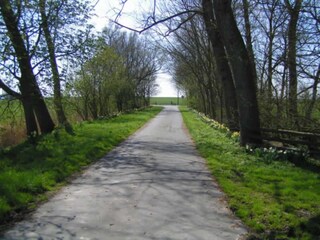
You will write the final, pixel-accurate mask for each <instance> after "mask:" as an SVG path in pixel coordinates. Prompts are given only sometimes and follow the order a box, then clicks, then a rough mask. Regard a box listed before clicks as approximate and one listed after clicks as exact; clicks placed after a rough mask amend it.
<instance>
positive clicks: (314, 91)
mask: <svg viewBox="0 0 320 240" xmlns="http://www.w3.org/2000/svg"><path fill="white" fill-rule="evenodd" d="M319 80H320V64H319V66H318V71H317V74H316V76H314V83H313V86H312V97H311V100H310V104H309V106H308V107H307V110H306V118H307V119H309V120H311V119H312V112H313V108H314V105H315V103H316V101H317V94H318V84H319Z"/></svg>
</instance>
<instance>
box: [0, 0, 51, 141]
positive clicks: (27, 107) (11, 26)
mask: <svg viewBox="0 0 320 240" xmlns="http://www.w3.org/2000/svg"><path fill="white" fill-rule="evenodd" d="M0 11H1V14H2V17H3V20H4V23H5V25H6V28H7V31H8V35H9V38H10V40H11V42H12V45H13V48H14V50H15V54H16V56H17V59H18V64H19V68H20V71H21V78H20V79H19V82H20V86H19V87H20V91H21V101H22V105H23V108H24V112H25V120H26V127H27V134H28V135H29V136H31V135H33V134H38V133H39V131H38V127H37V123H38V125H39V127H40V131H41V133H49V132H51V131H52V130H53V129H54V123H53V121H52V119H51V116H50V114H49V111H48V109H47V107H46V104H45V102H44V99H43V97H42V94H41V91H40V88H39V86H38V83H37V81H36V77H35V75H34V73H33V69H32V66H31V59H30V55H29V54H28V52H27V49H26V48H25V45H24V42H23V38H22V36H21V34H20V32H19V29H18V21H17V18H16V17H15V14H14V12H13V10H12V7H11V3H10V1H9V0H1V1H0Z"/></svg>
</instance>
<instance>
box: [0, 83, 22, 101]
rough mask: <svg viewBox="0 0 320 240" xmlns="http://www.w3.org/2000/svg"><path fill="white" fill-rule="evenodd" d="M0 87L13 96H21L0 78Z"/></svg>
mask: <svg viewBox="0 0 320 240" xmlns="http://www.w3.org/2000/svg"><path fill="white" fill-rule="evenodd" d="M0 88H2V89H3V90H4V91H5V92H6V93H7V94H9V95H11V96H13V97H15V98H21V94H20V93H17V92H15V91H13V90H12V89H11V88H9V87H8V86H7V85H6V84H5V83H4V82H3V81H2V80H1V79H0Z"/></svg>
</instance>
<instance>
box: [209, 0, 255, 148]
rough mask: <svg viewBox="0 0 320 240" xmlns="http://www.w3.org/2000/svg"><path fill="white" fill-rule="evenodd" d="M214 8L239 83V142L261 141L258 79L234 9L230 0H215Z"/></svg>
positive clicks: (231, 65)
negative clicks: (257, 93) (255, 76)
mask: <svg viewBox="0 0 320 240" xmlns="http://www.w3.org/2000/svg"><path fill="white" fill-rule="evenodd" d="M203 2H210V3H209V4H212V2H211V1H210V0H203ZM213 9H214V12H215V16H216V19H217V26H218V30H219V32H220V34H221V37H222V42H223V45H224V46H225V49H226V52H227V56H228V60H229V64H230V67H231V71H232V74H233V79H234V83H235V87H236V95H237V100H238V107H239V117H240V119H239V123H240V143H241V144H242V145H245V144H247V143H249V144H261V132H260V119H259V109H258V102H257V95H256V80H255V78H254V73H253V72H252V66H251V63H250V58H249V55H248V51H247V49H246V46H245V44H244V42H243V39H242V36H241V34H240V32H239V29H238V27H237V23H236V21H235V18H234V15H233V12H232V9H231V0H215V1H213Z"/></svg>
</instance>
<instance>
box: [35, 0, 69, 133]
mask: <svg viewBox="0 0 320 240" xmlns="http://www.w3.org/2000/svg"><path fill="white" fill-rule="evenodd" d="M39 10H40V15H41V27H42V29H43V33H44V37H45V40H46V43H47V48H48V52H49V60H50V66H51V71H52V79H53V103H54V107H55V111H56V114H57V118H58V124H59V125H60V126H64V127H65V128H66V130H67V131H71V132H72V127H71V125H70V123H69V122H68V120H67V117H66V115H65V112H64V110H63V106H62V94H61V84H60V75H59V70H58V64H57V61H56V53H55V46H54V43H53V39H52V37H51V33H50V30H49V25H48V17H47V14H46V0H40V1H39Z"/></svg>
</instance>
